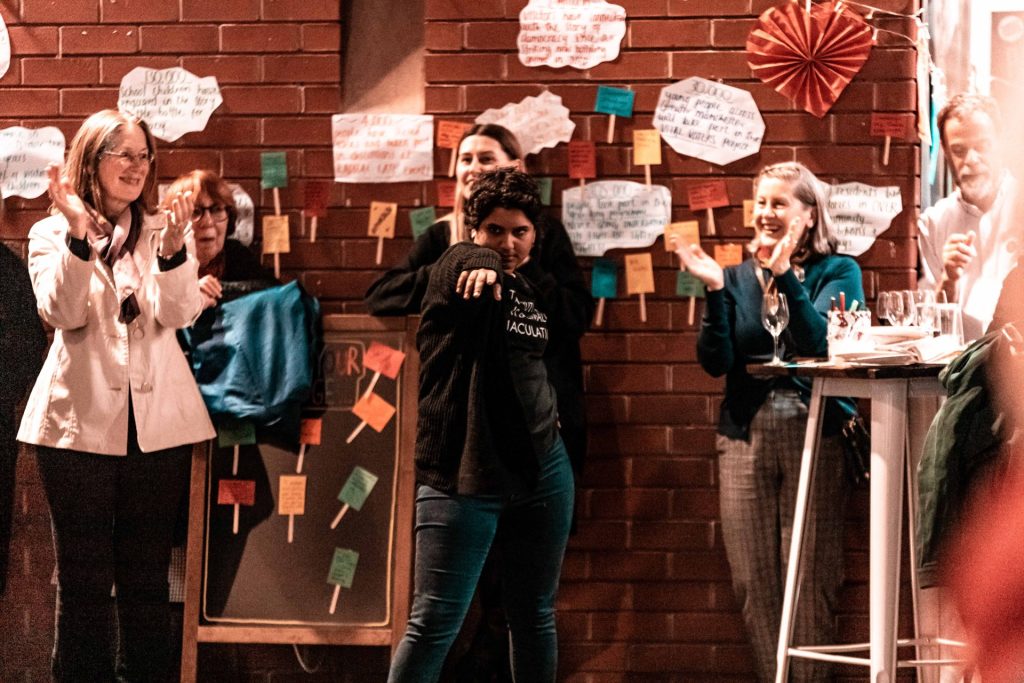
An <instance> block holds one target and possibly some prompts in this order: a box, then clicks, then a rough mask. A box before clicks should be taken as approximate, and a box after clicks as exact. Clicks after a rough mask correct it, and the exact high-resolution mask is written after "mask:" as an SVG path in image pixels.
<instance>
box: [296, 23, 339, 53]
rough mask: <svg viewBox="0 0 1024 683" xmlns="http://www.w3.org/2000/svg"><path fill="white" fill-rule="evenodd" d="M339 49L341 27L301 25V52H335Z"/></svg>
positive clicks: (335, 25) (334, 25)
mask: <svg viewBox="0 0 1024 683" xmlns="http://www.w3.org/2000/svg"><path fill="white" fill-rule="evenodd" d="M340 48H341V26H340V25H338V24H303V26H302V51H303V52H337V51H338V50H339V49H340Z"/></svg>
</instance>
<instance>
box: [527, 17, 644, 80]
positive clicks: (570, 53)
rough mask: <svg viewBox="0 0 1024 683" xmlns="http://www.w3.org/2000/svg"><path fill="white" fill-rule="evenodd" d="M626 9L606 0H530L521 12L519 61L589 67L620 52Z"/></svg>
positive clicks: (612, 57) (532, 63) (542, 64)
mask: <svg viewBox="0 0 1024 683" xmlns="http://www.w3.org/2000/svg"><path fill="white" fill-rule="evenodd" d="M625 35H626V10H625V9H624V8H623V7H621V6H619V5H612V4H609V3H608V2H605V0H589V1H588V2H572V3H562V2H552V1H551V0H530V2H529V3H528V4H527V5H526V7H524V8H523V9H522V11H520V12H519V38H518V40H517V41H516V42H517V44H518V46H519V61H520V62H522V64H523V66H550V67H554V68H556V69H557V68H560V67H563V66H571V67H573V68H575V69H589V68H591V67H594V66H597V65H598V64H600V63H601V62H609V61H612V60H614V59H615V58H616V57H618V56H619V44H620V43H621V42H622V38H623V36H625Z"/></svg>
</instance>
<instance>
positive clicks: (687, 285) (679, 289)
mask: <svg viewBox="0 0 1024 683" xmlns="http://www.w3.org/2000/svg"><path fill="white" fill-rule="evenodd" d="M676 294H677V295H679V296H682V297H687V296H689V297H696V298H699V299H703V298H704V294H705V287H704V283H703V282H701V281H700V280H698V279H697V278H695V277H694V276H693V275H691V274H690V273H688V272H686V271H685V270H680V271H679V272H678V273H677V274H676ZM691 324H693V323H691Z"/></svg>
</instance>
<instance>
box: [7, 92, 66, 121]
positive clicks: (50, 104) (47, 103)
mask: <svg viewBox="0 0 1024 683" xmlns="http://www.w3.org/2000/svg"><path fill="white" fill-rule="evenodd" d="M57 102H58V93H57V90H55V89H52V88H5V89H4V114H5V115H7V116H48V115H52V114H53V112H54V111H56V110H57Z"/></svg>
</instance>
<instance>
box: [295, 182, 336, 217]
mask: <svg viewBox="0 0 1024 683" xmlns="http://www.w3.org/2000/svg"><path fill="white" fill-rule="evenodd" d="M303 189H304V191H303V198H302V212H303V213H304V214H306V215H307V216H316V217H317V218H323V217H325V216H326V215H327V200H328V198H329V197H330V194H331V184H330V183H328V182H326V181H324V180H307V181H306V185H305V187H304V188H303Z"/></svg>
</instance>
